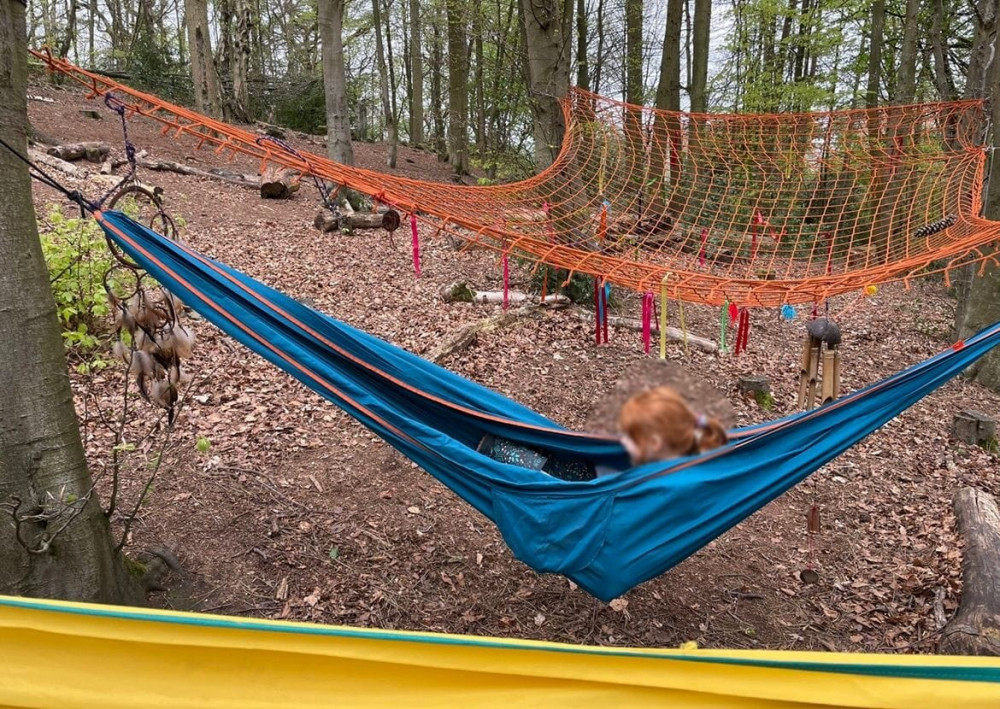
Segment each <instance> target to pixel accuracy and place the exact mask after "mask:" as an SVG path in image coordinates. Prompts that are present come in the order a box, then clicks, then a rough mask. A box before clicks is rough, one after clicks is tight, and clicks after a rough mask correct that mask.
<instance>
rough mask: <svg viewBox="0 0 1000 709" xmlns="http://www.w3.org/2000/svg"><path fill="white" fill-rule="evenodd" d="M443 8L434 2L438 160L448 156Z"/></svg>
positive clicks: (433, 86) (433, 96)
mask: <svg viewBox="0 0 1000 709" xmlns="http://www.w3.org/2000/svg"><path fill="white" fill-rule="evenodd" d="M441 13H442V8H441V5H440V3H435V4H434V22H433V23H432V30H433V36H434V41H433V43H432V46H431V66H430V74H431V117H432V119H433V130H434V135H433V138H434V152H435V153H436V154H437V156H438V160H446V159H447V158H448V146H447V144H446V142H445V128H444V88H443V87H442V85H441V76H442V75H443V74H444V40H443V39H442V38H441V23H442V14H441Z"/></svg>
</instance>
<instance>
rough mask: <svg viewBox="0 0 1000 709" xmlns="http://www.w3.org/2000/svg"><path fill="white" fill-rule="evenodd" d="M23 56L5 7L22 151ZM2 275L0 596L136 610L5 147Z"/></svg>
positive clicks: (3, 78) (28, 212)
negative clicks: (87, 453) (96, 486)
mask: <svg viewBox="0 0 1000 709" xmlns="http://www.w3.org/2000/svg"><path fill="white" fill-rule="evenodd" d="M27 55H28V52H27V46H26V38H25V17H24V7H23V6H22V5H20V4H19V3H17V2H2V3H0V66H2V67H4V70H3V71H0V136H2V137H3V139H4V140H5V141H6V142H7V143H9V144H11V145H13V146H14V147H15V148H16V149H17V150H19V151H20V152H21V154H22V155H23V154H25V153H26V152H27V126H28V118H27V106H26V101H25V91H26V79H27V62H26V58H27ZM0 273H3V274H4V275H3V278H0V304H2V305H0V342H2V343H3V348H4V356H2V357H0V391H2V392H3V396H0V504H3V505H4V507H3V508H0V510H2V511H0V514H2V515H3V519H2V520H0V593H3V594H13V595H23V596H39V597H50V598H63V599H70V600H80V601H94V602H103V603H135V602H138V601H139V600H141V595H140V593H139V590H138V584H137V582H136V581H135V580H134V579H133V578H132V577H130V576H129V575H128V574H127V572H126V571H125V568H124V565H123V564H122V562H121V559H120V557H119V555H118V554H117V553H116V552H115V550H114V543H113V541H112V537H111V528H110V525H109V524H108V520H107V518H106V516H105V515H104V512H103V511H102V510H101V506H100V502H99V501H98V499H97V495H96V493H92V489H93V482H92V480H91V478H90V473H89V472H88V470H87V461H86V459H85V457H84V452H83V444H82V443H81V441H80V431H79V427H78V424H77V420H76V411H75V409H74V407H73V392H72V390H71V389H70V383H69V377H68V376H67V373H66V359H65V352H64V350H63V344H62V337H61V335H60V330H59V321H58V319H57V318H56V306H55V301H54V300H53V297H52V290H51V288H50V286H49V273H48V271H47V269H46V267H45V261H44V259H43V257H42V250H41V244H40V242H39V240H38V229H37V225H36V223H35V213H34V210H33V207H32V202H31V183H30V179H29V177H28V171H27V168H26V166H25V165H24V163H22V162H20V161H19V160H18V159H17V158H15V157H14V156H13V155H11V154H10V153H9V152H8V151H6V150H0ZM15 498H17V499H19V500H20V503H18V502H17V499H15ZM9 507H16V509H15V510H14V512H13V514H14V515H17V516H18V518H20V519H22V520H23V518H24V517H28V516H34V517H35V519H33V520H23V521H22V522H21V523H20V524H15V523H14V518H12V516H11V512H10V510H9V509H8V508H9ZM74 515H75V516H74ZM46 522H48V524H46ZM66 522H68V524H67V526H66V527H65V528H64V529H63V528H62V527H63V524H64V523H66ZM57 530H61V531H59V532H58V534H54V533H55V532H56V531H57ZM50 535H52V536H50ZM29 549H30V550H31V551H30V552H29Z"/></svg>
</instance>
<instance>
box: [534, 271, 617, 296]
mask: <svg viewBox="0 0 1000 709" xmlns="http://www.w3.org/2000/svg"><path fill="white" fill-rule="evenodd" d="M568 275H569V272H568V271H566V270H565V269H562V268H553V267H551V266H548V265H542V266H540V267H539V268H538V270H536V271H535V272H534V274H533V275H532V276H531V286H532V288H533V289H535V290H539V291H540V290H541V289H542V284H543V283H544V284H545V290H546V292H548V293H562V294H563V295H565V296H566V297H567V298H569V299H570V301H571V302H573V303H580V304H586V303H593V302H594V277H593V276H590V275H587V274H585V273H574V274H573V277H572V278H570V279H569V283H566V277H567V276H568ZM564 283H565V285H563V284H564ZM608 304H609V305H610V304H611V303H610V302H609V303H608Z"/></svg>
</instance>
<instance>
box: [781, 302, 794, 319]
mask: <svg viewBox="0 0 1000 709" xmlns="http://www.w3.org/2000/svg"><path fill="white" fill-rule="evenodd" d="M781 319H782V320H794V319H795V308H794V307H792V306H791V305H789V304H788V303H785V304H784V305H782V306H781Z"/></svg>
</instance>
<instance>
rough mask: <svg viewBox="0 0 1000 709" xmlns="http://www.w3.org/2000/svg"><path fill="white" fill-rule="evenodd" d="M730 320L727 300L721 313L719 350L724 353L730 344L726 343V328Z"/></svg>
mask: <svg viewBox="0 0 1000 709" xmlns="http://www.w3.org/2000/svg"><path fill="white" fill-rule="evenodd" d="M729 320H730V315H729V302H728V301H727V302H726V303H725V304H723V306H722V312H720V313H719V352H721V353H722V354H725V353H726V352H728V351H729V346H728V345H726V328H727V326H728V325H729Z"/></svg>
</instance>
